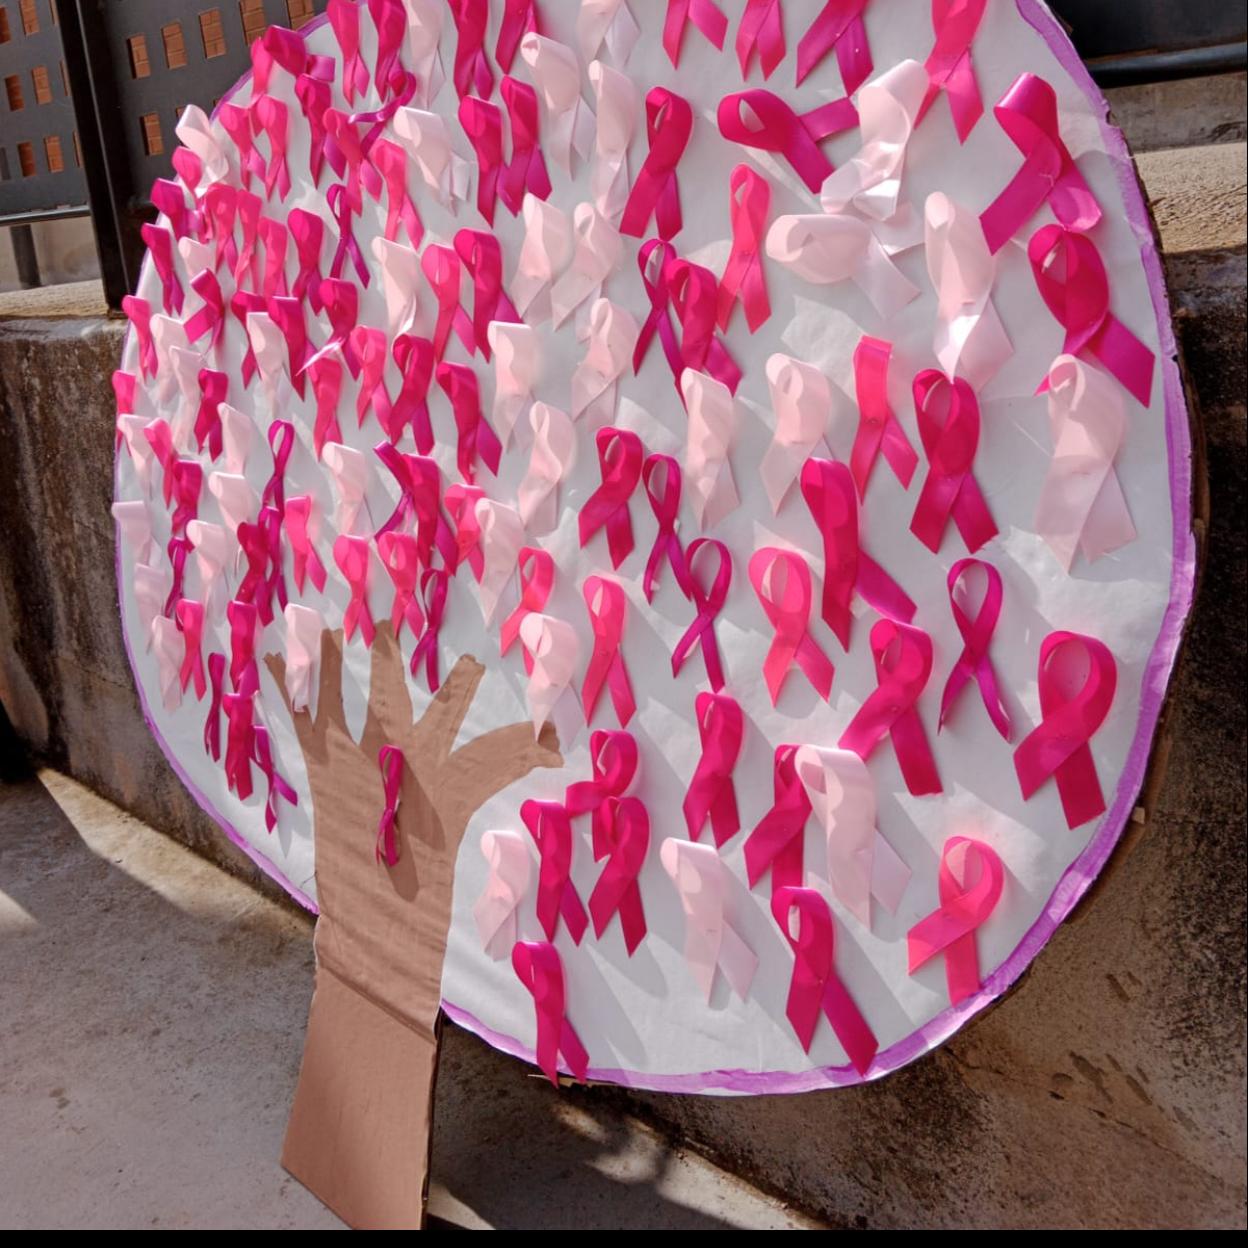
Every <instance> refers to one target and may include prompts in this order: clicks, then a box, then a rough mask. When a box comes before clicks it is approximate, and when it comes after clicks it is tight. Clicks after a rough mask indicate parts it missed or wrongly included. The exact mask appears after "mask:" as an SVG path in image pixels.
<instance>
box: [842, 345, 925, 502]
mask: <svg viewBox="0 0 1248 1248" xmlns="http://www.w3.org/2000/svg"><path fill="white" fill-rule="evenodd" d="M892 354H893V344H892V343H891V342H885V341H883V340H882V339H880V338H871V337H868V336H867V335H865V334H864V335H863V337H862V338H861V339H859V341H858V345H857V347H855V348H854V391H855V394H856V395H857V398H858V431H857V433H856V434H855V435H854V446H853V450H852V451H851V452H850V457H849V466H850V471H851V472H852V473H853V474H854V484H855V485H856V486H857V487H858V497H859V498H860V499H864V498H866V496H867V482H868V481H869V480H870V477H871V470H872V468H874V467H875V461H876V459H877V458H878V457H879V455H880V453H881V451H882V452H883V454H884V459H885V461H886V462H887V464H888V466H889V467H890V468H891V469H892V470H893V474H894V475H895V476H896V478H897V480H898V481H900V482H901V484H902V486H903V487H904V488H905V489H909V488H910V482H911V480H913V478H914V470H915V468H916V467H917V466H918V462H919V457H918V455H916V454H915V450H914V447H913V446H911V445H910V439H909V438H907V437H906V434H905V430H903V429H902V427H901V424H900V423H899V422H898V420H897V417H896V415H894V413H893V409H892V406H891V405H890V404H889V401H888V366H889V360H890V358H891V357H892Z"/></svg>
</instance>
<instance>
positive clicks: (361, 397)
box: [348, 325, 397, 442]
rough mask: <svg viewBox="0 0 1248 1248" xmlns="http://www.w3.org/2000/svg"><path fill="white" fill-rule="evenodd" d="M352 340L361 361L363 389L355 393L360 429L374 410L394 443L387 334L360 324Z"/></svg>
mask: <svg viewBox="0 0 1248 1248" xmlns="http://www.w3.org/2000/svg"><path fill="white" fill-rule="evenodd" d="M348 341H349V342H350V344H351V350H352V351H354V352H355V358H356V359H357V360H359V362H360V388H359V389H358V390H357V391H356V394H355V416H356V420H357V422H358V425H359V427H360V428H363V427H364V421H365V420H366V419H367V418H368V413H369V410H370V409H371V410H372V412H373V414H374V415H375V416H376V417H377V423H378V424H379V425H380V426H381V427H382V429H384V430H385V432H386V436H387V437H388V438H390V440H391V441H392V442H393V441H396V440H397V439H395V438H394V437H393V436H392V435H391V429H392V421H391V409H390V393H389V391H388V390H387V389H386V362H387V360H388V359H389V356H390V350H389V346H390V344H389V343H388V342H387V341H386V331H385V330H384V329H374V328H373V327H371V326H368V325H357V326H356V327H355V328H354V329H353V330H352V331H351V336H350V338H349V340H348Z"/></svg>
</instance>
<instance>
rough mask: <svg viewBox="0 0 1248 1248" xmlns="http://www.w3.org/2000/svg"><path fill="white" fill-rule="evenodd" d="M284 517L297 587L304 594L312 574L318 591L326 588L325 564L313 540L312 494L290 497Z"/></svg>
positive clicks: (313, 582)
mask: <svg viewBox="0 0 1248 1248" xmlns="http://www.w3.org/2000/svg"><path fill="white" fill-rule="evenodd" d="M282 519H283V521H284V522H285V525H286V540H287V541H289V542H290V549H291V553H292V555H293V556H294V565H295V588H296V589H298V591H299V592H300V593H301V594H302V593H303V587H304V584H305V583H306V581H307V578H308V577H309V576H311V577H312V584H313V585H314V586H315V587H316V589H317V591H318V592H320V591H322V590H324V588H325V565H324V564H323V563H322V562H321V557H320V555H318V554H317V553H316V546H315V545H314V543H313V541H312V533H311V524H312V495H311V494H301V495H299V496H298V497H297V498H288V499H287V500H286V505H285V508H284V510H283V513H282Z"/></svg>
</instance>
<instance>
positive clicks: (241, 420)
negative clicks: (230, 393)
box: [218, 403, 255, 473]
mask: <svg viewBox="0 0 1248 1248" xmlns="http://www.w3.org/2000/svg"><path fill="white" fill-rule="evenodd" d="M218 410H219V411H220V413H221V436H222V438H223V439H224V442H225V470H226V472H230V473H241V472H242V471H243V470H244V469H245V468H246V467H247V456H248V455H250V454H251V447H252V442H253V441H254V435H255V425H254V423H253V422H252V418H251V417H250V416H248V415H247V413H246V412H240V411H239V410H238V408H236V407H231V406H230V405H229V404H228V403H222V404H221V406H220V408H219V409H218Z"/></svg>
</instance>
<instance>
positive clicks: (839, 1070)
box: [116, 0, 1196, 1096]
mask: <svg viewBox="0 0 1248 1248" xmlns="http://www.w3.org/2000/svg"><path fill="white" fill-rule="evenodd" d="M1015 2H1016V3H1017V5H1018V11H1019V13H1020V15H1021V16H1022V18H1023V20H1024V21H1026V22H1027V23H1028V25H1030V26H1031V27H1032V28H1033V29H1034V30H1035V31H1036V32H1037V34H1039V35H1040V37H1041V38H1042V39H1043V40H1044V41H1045V43H1046V44H1048V47H1049V50H1050V51H1051V52H1052V53H1053V55H1054V57H1055V58H1056V59H1057V61H1058V63H1059V64H1060V65H1061V66H1062V68H1063V69H1064V70H1065V71H1066V72H1067V73H1068V74H1069V75H1070V77H1071V79H1072V81H1074V82H1075V83H1077V84H1078V86H1079V87H1080V89H1081V90H1082V91H1083V93H1084V95H1085V96H1086V97H1087V99H1088V101H1089V102H1090V103H1091V104H1093V105H1094V106H1095V107H1097V108H1098V109H1099V110H1100V111H1101V116H1100V119H1099V124H1100V129H1101V138H1102V141H1103V142H1104V144H1105V150H1106V152H1107V153H1108V154H1109V156H1110V157H1111V158H1112V159H1113V160H1114V163H1115V168H1116V173H1117V176H1118V184H1119V188H1120V190H1121V192H1122V197H1123V203H1124V205H1125V207H1126V210H1127V219H1128V220H1129V221H1130V223H1131V227H1132V230H1133V231H1134V233H1135V235H1136V239H1137V241H1138V243H1139V246H1140V257H1141V260H1142V261H1143V264H1144V271H1145V274H1146V276H1147V278H1148V287H1149V293H1150V295H1151V296H1152V301H1153V312H1154V315H1155V317H1156V320H1157V334H1158V346H1159V348H1160V354H1161V357H1162V358H1161V372H1162V378H1163V386H1164V394H1165V406H1166V443H1167V451H1168V455H1169V471H1170V505H1171V510H1172V513H1173V517H1174V536H1173V547H1172V561H1173V564H1172V572H1171V582H1170V603H1169V606H1168V607H1167V608H1166V614H1165V617H1164V619H1163V620H1162V625H1161V631H1160V632H1159V633H1158V636H1157V641H1156V643H1155V644H1154V646H1153V651H1152V654H1151V655H1150V656H1149V660H1148V663H1147V665H1146V666H1145V669H1144V678H1143V692H1142V694H1141V697H1140V713H1139V722H1138V724H1137V726H1136V733H1135V739H1134V740H1133V742H1132V744H1131V749H1130V751H1129V752H1128V754H1127V760H1126V763H1125V765H1124V767H1123V770H1122V773H1121V775H1120V777H1119V781H1118V788H1117V791H1116V793H1115V796H1114V802H1113V805H1112V806H1111V807H1110V809H1109V811H1108V812H1107V813H1106V814H1105V816H1104V817H1103V818H1102V820H1101V825H1100V827H1099V828H1098V829H1097V832H1096V835H1095V836H1093V838H1092V840H1091V841H1090V842H1089V843H1088V845H1087V846H1086V847H1085V848H1084V850H1083V852H1082V853H1081V854H1080V855H1079V856H1078V857H1077V858H1076V859H1075V861H1074V862H1072V863H1071V865H1070V866H1069V867H1068V868H1067V869H1066V871H1065V873H1064V874H1063V876H1062V878H1061V879H1060V880H1059V881H1058V883H1057V886H1056V888H1055V889H1054V890H1053V893H1052V895H1051V896H1050V898H1049V900H1048V903H1047V904H1046V906H1045V908H1044V911H1043V912H1042V913H1041V915H1040V917H1039V918H1038V919H1037V920H1036V921H1035V923H1033V924H1032V926H1031V927H1030V928H1029V929H1028V931H1027V932H1026V933H1025V934H1024V935H1023V938H1022V940H1020V941H1019V943H1018V944H1017V945H1016V946H1015V948H1014V951H1013V952H1012V953H1011V954H1010V955H1009V957H1007V958H1006V959H1005V961H1004V962H1002V963H1001V965H1000V966H999V967H997V969H996V970H995V971H993V973H992V974H991V975H990V976H988V978H987V980H986V981H985V982H984V984H983V986H982V987H981V989H980V991H979V992H978V993H976V994H975V996H973V997H969V998H967V1000H965V1001H963V1002H961V1003H960V1004H959V1005H957V1006H953V1007H951V1008H950V1009H947V1010H945V1011H944V1012H943V1013H941V1014H938V1015H937V1016H936V1017H935V1018H933V1019H932V1020H931V1021H930V1022H928V1023H925V1024H924V1025H923V1026H922V1027H920V1028H918V1029H917V1030H915V1031H913V1032H911V1034H910V1035H909V1036H907V1037H906V1038H905V1039H904V1040H900V1041H898V1042H897V1043H896V1044H894V1045H892V1046H890V1047H889V1048H887V1049H885V1050H884V1051H883V1052H882V1053H879V1054H877V1055H876V1058H875V1061H874V1062H873V1063H872V1064H871V1068H870V1070H869V1071H868V1072H867V1074H866V1075H865V1076H863V1075H860V1074H859V1073H858V1072H857V1071H856V1070H855V1069H854V1068H853V1067H852V1066H823V1067H819V1068H816V1069H814V1070H807V1071H795V1072H794V1071H773V1072H758V1071H747V1070H712V1071H706V1072H703V1073H701V1074H687V1075H656V1074H649V1073H647V1074H640V1073H638V1072H636V1071H630V1070H621V1069H615V1068H612V1067H605V1066H593V1067H590V1069H589V1070H588V1072H587V1078H588V1079H591V1080H596V1081H599V1082H607V1083H615V1084H619V1085H620V1086H622V1087H627V1088H637V1089H641V1090H646V1091H651V1092H683V1093H698V1092H718V1093H742V1094H749V1095H754V1096H759V1095H780V1094H788V1093H796V1092H814V1091H819V1090H820V1089H826V1088H835V1087H847V1086H850V1085H853V1084H859V1083H866V1082H869V1081H872V1080H875V1079H879V1078H881V1077H882V1076H884V1075H887V1074H891V1073H892V1072H893V1071H894V1070H898V1069H900V1068H901V1067H902V1066H906V1065H908V1064H909V1063H910V1062H913V1061H915V1060H916V1059H917V1058H919V1057H922V1056H923V1054H925V1053H927V1052H930V1051H931V1050H932V1049H934V1048H935V1047H936V1046H937V1045H939V1044H942V1043H943V1042H944V1041H945V1040H947V1039H948V1038H949V1037H950V1036H951V1035H953V1033H954V1032H955V1031H957V1030H958V1029H959V1028H960V1027H962V1026H963V1025H964V1024H965V1023H967V1022H969V1021H970V1019H971V1018H972V1017H973V1016H974V1015H975V1014H977V1013H978V1012H979V1011H980V1010H982V1009H984V1008H985V1007H986V1006H988V1005H991V1004H992V1002H993V1001H995V1000H996V999H997V998H998V997H999V996H1001V994H1002V993H1004V992H1005V991H1006V990H1007V989H1008V988H1009V987H1010V986H1011V985H1012V984H1013V983H1014V981H1015V980H1016V979H1018V977H1019V976H1020V975H1021V974H1022V973H1023V971H1024V970H1026V969H1027V967H1028V966H1029V965H1030V964H1031V962H1032V960H1033V959H1034V958H1035V956H1036V955H1037V954H1038V953H1039V952H1040V950H1041V949H1042V948H1043V947H1044V946H1045V944H1047V943H1048V941H1049V938H1050V937H1051V936H1052V935H1053V933H1054V932H1055V931H1056V930H1057V928H1058V927H1059V926H1060V924H1061V923H1062V922H1063V921H1064V920H1065V919H1066V917H1067V916H1068V915H1069V914H1070V912H1071V911H1072V910H1073V909H1074V907H1075V906H1076V905H1077V904H1078V902H1079V899H1080V898H1081V897H1082V896H1083V895H1084V893H1086V892H1087V891H1088V888H1089V887H1090V886H1091V884H1092V882H1093V881H1094V880H1095V879H1096V877H1097V876H1098V875H1099V874H1100V872H1101V869H1102V868H1103V867H1104V866H1105V863H1106V862H1107V861H1108V860H1109V856H1110V854H1112V853H1113V850H1114V847H1115V846H1116V845H1117V843H1118V839H1119V837H1120V836H1121V835H1122V830H1123V828H1124V827H1125V826H1126V823H1127V820H1128V818H1129V817H1130V814H1131V811H1132V809H1133V808H1134V805H1135V799H1136V796H1137V794H1138V793H1139V790H1140V788H1141V786H1142V785H1143V783H1144V776H1145V773H1146V771H1147V769H1148V762H1149V757H1150V755H1151V752H1152V741H1153V734H1154V732H1155V731H1156V728H1157V721H1158V718H1159V717H1160V715H1161V710H1162V706H1163V704H1164V701H1165V695H1166V687H1167V685H1168V683H1169V680H1170V675H1171V672H1172V671H1173V669H1174V663H1175V659H1176V658H1177V656H1178V652H1179V646H1180V644H1181V642H1182V639H1183V630H1184V626H1185V623H1186V620H1187V616H1188V612H1189V611H1190V609H1191V605H1192V594H1193V590H1194V587H1195V583H1196V541H1195V537H1194V535H1193V534H1192V531H1191V527H1190V525H1189V524H1188V518H1189V516H1190V514H1191V476H1192V474H1191V435H1190V427H1189V424H1188V414H1187V405H1186V401H1185V398H1184V393H1183V385H1182V381H1181V379H1180V376H1179V369H1178V364H1177V362H1176V349H1175V343H1174V331H1173V326H1172V323H1171V319H1170V301H1169V298H1168V297H1167V295H1166V284H1165V275H1164V273H1163V271H1162V265H1161V258H1160V256H1158V254H1157V247H1156V242H1155V239H1154V235H1153V226H1152V221H1151V218H1150V217H1149V214H1148V208H1147V205H1146V204H1145V202H1144V197H1143V195H1142V194H1141V192H1140V184H1139V180H1138V178H1137V176H1136V173H1135V166H1134V164H1133V162H1132V160H1131V153H1130V150H1129V149H1128V147H1127V142H1126V139H1125V138H1124V137H1123V134H1122V131H1121V130H1119V129H1118V127H1117V126H1115V125H1112V124H1111V123H1110V121H1109V117H1108V104H1107V102H1106V100H1105V98H1104V96H1102V95H1101V93H1100V89H1099V88H1098V87H1097V86H1096V84H1095V83H1094V82H1093V81H1092V76H1091V74H1089V73H1088V70H1087V67H1086V66H1085V65H1084V63H1083V61H1082V60H1081V59H1080V56H1079V54H1078V52H1076V51H1075V48H1074V45H1073V44H1072V43H1071V42H1070V40H1069V39H1068V38H1067V36H1066V33H1065V32H1064V31H1063V30H1062V28H1061V26H1060V25H1059V23H1058V21H1057V19H1056V18H1055V17H1054V16H1053V14H1052V12H1051V11H1050V10H1049V8H1048V6H1047V5H1046V4H1044V3H1043V0H1015ZM326 20H327V19H326V18H325V16H324V15H322V16H321V17H318V18H317V19H315V20H314V21H312V22H309V23H308V25H306V26H305V27H304V28H303V29H302V31H300V34H301V35H304V36H305V37H306V36H307V35H310V34H311V33H312V32H313V31H315V30H317V29H318V28H319V27H321V26H323V25H324V24H325V22H326ZM249 77H250V74H245V75H244V76H243V77H242V78H240V79H239V81H238V82H237V83H235V84H234V86H233V87H231V88H230V90H229V91H227V92H226V93H225V94H224V95H223V96H222V97H221V99H220V101H218V104H217V108H218V109H219V108H220V106H221V104H222V103H225V102H226V101H227V100H229V99H230V97H231V96H233V94H234V93H235V92H236V91H238V90H239V88H240V87H242V86H243V85H244V84H245V83H246V82H247V80H248V79H249ZM216 112H217V110H216V109H214V110H213V116H214V117H215V116H216ZM146 265H147V260H146V258H145V259H144V268H146ZM116 566H117V585H118V602H119V605H120V606H122V607H123V608H124V603H122V596H121V548H120V543H119V544H118V549H117V556H116ZM122 631H123V637H124V640H125V646H126V656H127V658H128V659H129V660H130V666H131V669H133V668H134V656H133V654H132V652H131V648H130V638H129V635H128V634H126V633H125V630H124V629H123V630H122ZM135 685H136V687H137V689H138V693H139V701H140V704H141V705H142V708H143V718H144V720H145V721H146V722H147V725H148V727H149V728H150V729H151V732H152V735H153V736H154V737H155V738H156V742H157V744H158V745H159V746H160V748H161V751H162V752H163V753H164V755H165V757H166V758H167V759H168V760H169V762H170V764H171V765H172V766H173V769H174V771H175V772H176V773H177V775H178V777H179V779H180V780H181V781H182V783H183V784H184V785H186V787H187V789H189V790H190V792H191V795H192V796H193V797H194V798H195V800H196V801H197V802H198V803H199V804H200V806H201V807H202V808H203V809H204V810H206V811H207V812H208V814H209V815H210V816H211V817H212V818H213V819H214V820H215V821H216V823H217V824H218V825H219V826H220V827H221V829H222V831H224V832H225V834H226V836H228V837H229V839H230V840H231V841H232V842H233V843H234V844H235V845H237V846H238V847H239V848H240V849H242V851H243V852H244V853H245V854H246V855H247V856H248V858H250V859H251V861H252V862H254V863H255V864H256V865H257V866H258V867H259V868H260V869H261V870H262V871H263V872H265V874H267V875H269V876H271V877H272V878H273V879H274V880H275V881H276V882H277V883H278V884H280V885H281V886H282V888H284V889H285V890H286V891H287V892H288V893H290V895H291V896H292V897H293V898H294V899H295V900H296V901H298V902H299V903H300V905H303V906H305V907H306V908H307V909H309V910H311V911H312V912H313V913H314V914H315V913H316V903H315V902H313V901H312V899H311V898H310V897H308V896H307V894H306V893H304V892H302V891H301V890H300V889H298V888H296V887H295V885H293V884H292V883H291V882H290V881H289V880H288V879H287V878H286V877H285V875H284V874H283V873H282V871H281V870H280V869H279V868H278V867H277V866H276V865H275V864H274V863H272V862H270V861H269V860H267V859H266V858H264V857H263V856H262V855H261V854H260V853H259V851H258V850H256V849H254V848H253V847H252V846H251V845H250V844H248V842H247V841H246V840H245V839H244V838H243V837H242V836H241V835H240V834H239V832H238V831H237V829H236V828H235V827H234V826H233V824H231V823H230V821H229V820H228V819H227V818H225V816H224V815H221V814H219V813H218V812H217V811H216V809H215V808H214V807H213V805H212V803H211V802H209V801H208V799H207V798H206V797H205V796H204V794H203V793H202V792H200V790H199V789H198V788H197V786H196V785H195V784H194V783H193V782H192V781H191V780H190V778H189V777H188V776H187V774H186V772H185V771H184V770H183V768H182V766H181V765H180V764H179V763H178V761H177V759H176V757H175V756H174V754H173V752H172V751H171V750H170V749H169V748H168V746H167V744H166V742H165V739H164V737H163V736H162V735H161V733H160V730H159V729H158V728H157V727H156V724H155V722H154V721H153V720H152V717H151V715H150V713H149V710H148V705H147V698H146V696H145V694H144V692H143V687H142V685H141V683H140V682H138V681H137V680H136V682H135ZM442 1008H443V1009H444V1010H445V1011H446V1014H447V1016H448V1017H449V1018H451V1019H452V1020H453V1021H454V1022H456V1023H458V1024H459V1025H460V1026H461V1027H465V1028H467V1029H468V1030H469V1031H471V1032H474V1033H475V1034H476V1035H478V1036H480V1037H481V1039H483V1040H485V1041H486V1042H487V1043H488V1044H490V1045H492V1046H493V1047H494V1048H496V1049H499V1050H500V1051H502V1052H504V1053H508V1054H510V1055H511V1056H513V1057H518V1058H521V1059H523V1060H524V1061H526V1062H529V1063H530V1064H532V1065H536V1064H537V1056H536V1053H535V1051H534V1050H533V1049H531V1048H529V1047H527V1046H526V1045H524V1044H522V1043H521V1042H520V1041H518V1040H516V1039H515V1038H514V1037H512V1036H508V1035H504V1034H503V1033H502V1032H498V1031H495V1030H494V1029H493V1028H491V1027H488V1026H486V1024H485V1023H483V1022H482V1021H481V1020H480V1019H479V1018H477V1017H476V1016H475V1015H474V1014H471V1013H470V1012H469V1011H467V1010H464V1009H461V1008H460V1007H459V1006H457V1005H455V1004H453V1003H452V1002H450V1001H445V1000H444V1001H443V1002H442Z"/></svg>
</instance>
